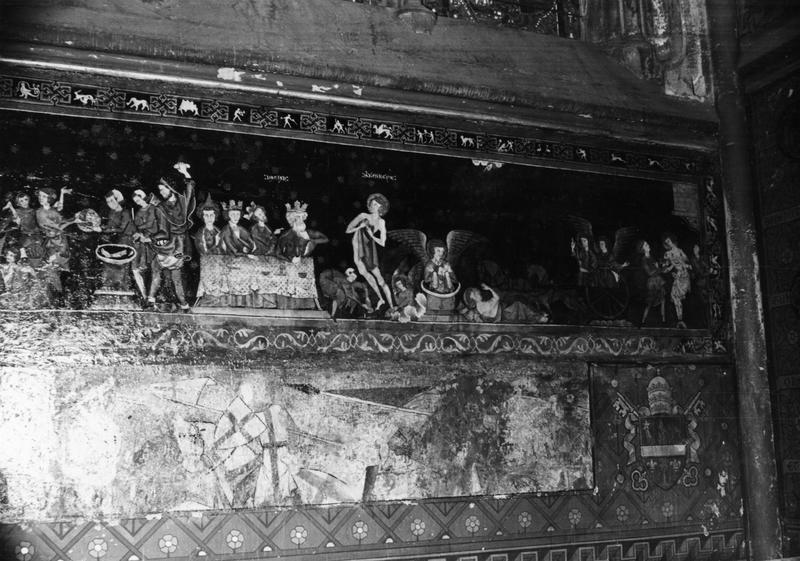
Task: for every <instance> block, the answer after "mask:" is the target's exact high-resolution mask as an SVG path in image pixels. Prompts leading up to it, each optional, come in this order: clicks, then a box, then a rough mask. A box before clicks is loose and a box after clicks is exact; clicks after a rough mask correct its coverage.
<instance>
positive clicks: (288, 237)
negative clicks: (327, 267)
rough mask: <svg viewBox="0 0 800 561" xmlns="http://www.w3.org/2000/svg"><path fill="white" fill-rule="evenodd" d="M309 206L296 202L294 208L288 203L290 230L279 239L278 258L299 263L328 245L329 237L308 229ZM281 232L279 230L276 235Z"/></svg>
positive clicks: (287, 212) (287, 218)
mask: <svg viewBox="0 0 800 561" xmlns="http://www.w3.org/2000/svg"><path fill="white" fill-rule="evenodd" d="M307 208H308V204H306V203H303V204H301V203H300V201H295V202H294V206H292V205H290V204H289V203H286V221H287V222H288V223H289V226H290V229H289V230H286V231H285V232H283V233H281V235H280V237H279V238H278V245H277V254H278V257H281V258H283V259H286V260H287V261H292V262H293V263H299V262H300V259H302V258H303V257H308V256H309V255H311V253H312V252H313V251H314V248H315V247H317V246H318V245H320V244H324V243H328V237H327V236H326V235H325V234H323V233H322V232H318V231H317V230H311V229H309V228H307V227H306V219H307V218H308V212H306V209H307ZM278 232H280V230H278V231H277V232H276V233H278Z"/></svg>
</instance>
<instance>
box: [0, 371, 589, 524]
mask: <svg viewBox="0 0 800 561" xmlns="http://www.w3.org/2000/svg"><path fill="white" fill-rule="evenodd" d="M588 401H589V397H588V380H587V379H586V375H585V371H583V369H581V368H578V367H574V366H571V365H568V364H564V365H559V367H558V368H556V367H554V366H553V365H549V366H537V365H533V364H530V363H527V362H523V361H519V360H511V361H500V360H484V359H481V360H463V361H456V363H455V364H452V363H451V364H450V365H446V364H445V363H444V362H443V361H437V360H434V361H425V362H423V361H415V360H404V361H403V362H401V363H395V362H391V361H373V362H371V363H369V364H367V363H362V364H359V363H358V362H355V361H353V362H351V363H349V364H347V361H341V360H331V359H329V358H325V357H323V358H318V359H317V358H314V359H296V360H285V361H282V362H280V363H275V364H272V365H270V366H266V367H265V368H264V369H262V370H259V371H251V370H241V371H240V370H232V369H230V368H224V367H218V368H204V369H202V371H198V372H192V371H191V370H190V369H187V368H185V367H178V366H176V367H141V366H137V367H128V366H121V367H118V368H115V369H110V368H84V369H81V370H80V371H68V370H65V369H64V370H55V369H54V370H51V371H46V372H42V371H34V370H18V369H5V370H2V371H0V415H2V417H0V420H2V421H3V423H2V427H3V428H2V433H0V437H2V438H3V441H4V442H9V443H13V444H12V445H11V446H10V447H8V448H9V453H4V454H3V457H2V458H0V472H2V473H3V475H4V477H5V479H6V481H7V486H8V504H9V508H8V509H7V510H6V511H5V512H4V517H5V518H6V519H20V518H34V519H40V520H41V519H58V518H63V517H66V516H79V515H90V516H94V517H98V516H102V517H106V518H108V517H112V518H113V517H116V516H137V515H145V514H148V513H152V512H162V511H176V510H177V511H202V510H212V509H226V508H243V507H251V508H252V507H259V506H264V505H286V506H291V505H298V504H306V505H312V504H340V503H356V502H360V501H361V500H362V499H364V498H366V499H370V500H379V501H385V500H409V499H425V498H432V497H453V496H472V495H482V496H483V495H507V494H517V493H530V492H546V491H550V492H553V491H567V490H573V489H592V488H593V486H594V478H593V472H592V451H591V439H590V437H589V410H588Z"/></svg>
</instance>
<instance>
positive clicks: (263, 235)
mask: <svg viewBox="0 0 800 561" xmlns="http://www.w3.org/2000/svg"><path fill="white" fill-rule="evenodd" d="M247 211H248V212H247V214H246V215H245V218H247V219H248V220H249V221H250V223H251V224H252V226H250V236H251V237H252V238H253V243H254V244H255V246H256V248H255V250H254V251H253V254H254V255H274V254H275V243H276V242H277V240H276V238H275V236H274V235H273V233H272V230H270V229H269V226H267V211H266V210H265V209H264V207H263V206H260V205H256V204H255V203H252V202H251V203H250V206H248V207H247Z"/></svg>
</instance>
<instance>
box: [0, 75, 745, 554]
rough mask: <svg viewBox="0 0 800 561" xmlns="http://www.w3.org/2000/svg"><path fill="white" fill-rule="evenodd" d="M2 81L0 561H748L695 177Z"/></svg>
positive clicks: (703, 191) (705, 213)
mask: <svg viewBox="0 0 800 561" xmlns="http://www.w3.org/2000/svg"><path fill="white" fill-rule="evenodd" d="M0 86H2V87H0V97H3V98H4V99H7V100H12V101H13V102H14V103H22V104H29V105H30V107H28V106H27V105H26V110H31V109H33V110H36V107H39V108H40V109H42V110H43V109H44V107H43V105H44V104H46V105H48V106H49V107H56V108H60V109H65V110H66V109H68V110H69V111H70V112H73V113H78V112H85V113H84V115H85V116H89V117H91V118H88V119H86V118H84V119H78V118H75V117H67V116H63V115H45V114H42V113H31V114H23V113H20V112H10V113H1V114H0V118H2V120H3V124H4V125H5V126H6V127H7V128H9V130H13V131H14V135H13V138H14V140H13V141H12V142H10V143H9V146H8V147H7V150H6V156H7V158H5V159H4V160H3V163H2V164H1V165H2V170H0V171H1V172H2V175H0V188H2V196H3V210H2V213H1V214H0V219H2V231H3V238H2V244H3V252H2V253H3V263H2V264H1V265H0V267H2V273H3V281H4V283H3V285H4V286H3V292H2V293H1V294H0V308H2V311H1V312H0V313H1V314H2V316H3V318H4V319H5V320H7V321H4V322H3V326H2V328H0V335H2V338H3V342H4V343H5V350H4V352H3V354H2V371H1V372H0V405H1V407H0V412H2V413H0V414H2V415H3V420H4V421H5V422H4V423H3V424H2V427H3V428H2V429H0V430H2V431H4V434H5V435H7V436H8V438H9V439H14V440H15V441H17V442H20V445H19V446H15V447H14V449H13V450H12V452H11V453H10V454H9V455H7V456H5V457H4V458H2V459H0V462H2V463H0V476H2V481H1V482H0V483H2V485H0V490H2V493H0V512H2V516H3V519H4V520H5V522H7V523H5V524H2V525H0V533H2V538H0V542H2V543H3V547H4V549H3V554H4V555H5V556H7V557H9V558H16V559H21V560H23V561H30V560H33V559H64V560H65V561H66V560H68V559H88V558H92V559H100V558H108V559H112V558H113V559H125V560H127V561H141V560H143V559H169V558H181V559H203V558H209V559H212V558H213V559H246V558H273V557H282V558H286V557H295V558H304V557H309V556H318V555H324V557H325V558H326V559H331V560H333V559H342V560H344V559H357V558H365V559H366V558H370V559H373V558H376V557H379V558H385V559H392V558H397V559H399V558H409V557H414V558H426V559H437V560H438V559H446V560H447V561H451V560H452V561H455V560H456V559H459V560H467V559H469V560H480V561H484V560H491V561H499V560H500V559H506V560H509V559H514V560H519V561H522V560H535V561H540V560H543V561H561V560H563V561H566V560H567V559H569V560H570V561H572V560H575V561H584V560H586V559H598V560H603V561H606V560H607V561H611V559H615V560H617V559H626V560H627V559H630V560H633V559H637V560H638V559H648V560H650V559H652V560H655V559H659V560H663V559H664V558H670V559H680V560H683V559H687V560H688V559H692V560H693V559H700V558H702V559H705V558H715V559H733V558H739V557H741V556H742V555H743V537H742V536H743V530H742V521H741V515H740V509H741V494H740V489H739V485H740V475H739V469H738V465H737V462H736V458H737V457H738V436H737V430H736V426H737V425H736V419H735V418H734V416H733V413H732V412H733V411H735V409H736V408H735V393H734V381H733V376H732V373H731V369H730V368H728V367H727V366H726V365H727V363H728V361H729V356H728V354H727V350H726V349H727V339H728V333H727V330H728V324H727V321H728V320H727V317H728V316H727V303H726V301H727V292H726V287H725V282H724V279H725V278H726V273H725V262H724V261H725V260H724V257H723V256H724V243H723V241H722V240H723V239H724V235H723V234H724V232H722V230H723V229H724V228H722V226H721V225H722V224H723V223H724V222H723V217H722V208H721V199H720V196H719V192H718V188H717V186H716V185H715V183H714V181H713V179H712V178H711V177H709V176H705V175H700V174H703V173H707V172H709V171H710V169H709V166H707V165H706V163H705V159H704V158H702V157H695V155H692V156H689V157H682V156H674V155H666V156H657V155H653V154H648V153H647V152H646V151H643V150H642V151H638V152H637V151H636V150H634V149H631V148H630V147H621V148H620V149H613V148H612V149H607V148H598V147H596V146H594V145H592V144H590V143H587V144H586V145H584V144H581V143H573V144H570V143H568V142H564V143H555V142H545V141H540V140H537V139H531V138H523V137H517V136H513V135H502V136H501V135H495V134H489V133H477V132H474V131H473V132H470V131H468V130H457V129H455V128H454V129H446V128H443V127H441V126H440V125H439V124H437V125H436V126H434V125H433V124H414V123H405V122H399V121H397V122H395V121H378V120H370V119H367V118H366V117H364V118H361V117H359V118H354V117H353V118H350V117H347V116H344V115H340V114H334V113H332V114H330V115H321V114H316V113H313V112H309V111H307V110H305V109H303V108H282V109H274V108H270V107H256V106H252V105H248V104H246V103H241V104H236V103H230V102H224V103H223V102H220V101H216V100H208V99H203V98H200V97H196V98H195V97H191V98H189V97H185V98H184V97H181V96H180V95H178V94H174V93H171V92H163V93H159V94H156V93H152V92H142V91H133V90H123V89H113V88H110V89H109V88H106V87H105V86H100V85H94V86H92V87H89V86H87V85H86V84H83V85H81V84H69V83H67V82H63V83H54V82H52V81H47V80H39V79H37V80H34V79H32V78H24V77H19V76H16V77H6V78H4V79H3V80H2V81H0ZM87 96H88V97H87ZM99 110H103V111H106V110H107V111H110V112H113V113H115V116H122V117H123V118H130V119H133V120H138V121H142V120H144V121H147V122H145V123H142V122H124V121H116V120H101V119H96V118H95V117H97V116H98V114H97V113H96V112H97V111H99ZM180 120H184V121H185V123H186V124H191V123H195V124H196V125H201V124H202V125H203V126H206V125H208V124H213V125H216V124H221V125H225V126H228V125H230V129H231V130H240V131H244V130H246V129H247V130H248V132H254V131H258V132H263V133H269V134H266V135H265V136H251V135H238V134H231V133H230V132H229V131H227V132H220V131H209V130H200V129H189V128H177V127H176V128H172V127H169V126H164V125H165V124H175V123H176V122H178V121H180ZM182 122H183V121H182ZM272 133H279V134H280V137H274V136H270V135H271V134H272ZM314 135H317V137H319V138H324V139H325V140H326V141H331V140H335V137H337V136H341V141H342V142H344V143H343V144H335V143H334V144H330V143H327V142H326V143H322V142H313V141H312V142H309V140H314ZM351 144H359V145H358V146H354V145H351ZM414 146H417V147H418V148H419V147H426V148H430V149H432V150H433V149H436V150H439V151H440V153H439V154H438V155H433V154H421V153H415V152H413V151H411V152H403V151H399V150H398V148H413V147H414ZM387 148H392V149H391V150H387ZM444 154H446V155H444ZM547 162H551V167H547V166H543V167H540V166H541V165H542V164H547ZM532 164H535V165H532ZM554 164H558V165H557V166H556V167H560V168H567V169H556V168H555V167H552V165H554ZM587 172H590V173H587ZM32 427H33V432H32V433H31V436H29V437H28V438H26V439H24V440H22V441H20V440H19V438H18V434H20V433H22V432H23V431H30V430H31V428H32Z"/></svg>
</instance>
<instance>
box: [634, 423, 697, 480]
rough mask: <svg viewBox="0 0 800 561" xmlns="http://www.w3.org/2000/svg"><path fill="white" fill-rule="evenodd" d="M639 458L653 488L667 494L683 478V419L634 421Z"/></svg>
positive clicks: (684, 432)
mask: <svg viewBox="0 0 800 561" xmlns="http://www.w3.org/2000/svg"><path fill="white" fill-rule="evenodd" d="M638 425H639V426H638V431H637V433H638V436H639V457H640V458H641V461H642V463H643V464H644V466H645V469H647V471H648V475H649V476H648V479H649V480H650V481H651V483H652V484H653V485H657V486H658V487H660V488H661V489H664V490H668V489H671V488H672V487H674V486H675V484H676V483H677V482H678V480H679V479H680V477H681V475H683V470H684V467H685V464H686V453H687V446H686V443H687V441H688V431H687V427H686V417H684V416H683V415H650V416H647V417H641V418H640V419H639V421H638Z"/></svg>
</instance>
